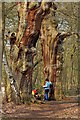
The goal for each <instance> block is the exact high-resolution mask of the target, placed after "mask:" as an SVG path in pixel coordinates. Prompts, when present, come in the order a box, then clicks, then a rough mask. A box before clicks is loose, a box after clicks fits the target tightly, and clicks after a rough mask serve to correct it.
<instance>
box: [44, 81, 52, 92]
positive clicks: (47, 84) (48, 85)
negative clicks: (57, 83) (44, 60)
mask: <svg viewBox="0 0 80 120" xmlns="http://www.w3.org/2000/svg"><path fill="white" fill-rule="evenodd" d="M50 84H51V83H50V82H48V81H47V82H46V84H45V85H44V86H43V87H44V88H45V90H47V89H49V88H50Z"/></svg>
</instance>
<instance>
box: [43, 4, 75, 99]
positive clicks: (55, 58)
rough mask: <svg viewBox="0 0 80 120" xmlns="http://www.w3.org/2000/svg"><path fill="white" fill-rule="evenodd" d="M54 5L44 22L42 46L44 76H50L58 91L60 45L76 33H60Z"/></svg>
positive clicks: (53, 96)
mask: <svg viewBox="0 0 80 120" xmlns="http://www.w3.org/2000/svg"><path fill="white" fill-rule="evenodd" d="M53 5H54V4H53ZM53 5H52V7H51V9H50V11H49V12H50V13H49V14H48V15H46V16H45V18H44V20H43V22H42V28H41V35H42V36H41V38H42V42H41V46H42V55H43V61H44V76H45V79H46V78H48V79H49V80H50V81H51V82H52V83H53V86H54V88H53V89H54V90H53V91H56V90H55V89H56V88H55V87H56V75H57V71H60V70H59V64H60V61H59V58H60V55H58V45H59V44H61V43H62V42H63V40H64V39H65V38H66V37H68V36H70V35H72V34H74V33H66V32H65V33H59V32H58V31H57V24H56V22H55V12H56V9H55V8H54V7H53ZM55 6H56V5H55ZM56 8H57V7H56ZM55 94H56V92H55ZM52 98H53V99H54V98H55V95H54V92H53V94H52Z"/></svg>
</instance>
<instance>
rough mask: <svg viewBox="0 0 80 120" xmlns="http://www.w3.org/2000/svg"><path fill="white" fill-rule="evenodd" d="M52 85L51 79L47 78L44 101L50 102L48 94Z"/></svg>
mask: <svg viewBox="0 0 80 120" xmlns="http://www.w3.org/2000/svg"><path fill="white" fill-rule="evenodd" d="M50 84H51V82H49V79H48V78H46V80H45V85H44V86H43V87H44V90H45V93H44V100H49V95H48V94H49V89H50Z"/></svg>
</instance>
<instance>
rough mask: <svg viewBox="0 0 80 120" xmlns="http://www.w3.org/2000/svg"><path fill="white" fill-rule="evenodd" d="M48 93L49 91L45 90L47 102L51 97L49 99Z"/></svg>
mask: <svg viewBox="0 0 80 120" xmlns="http://www.w3.org/2000/svg"><path fill="white" fill-rule="evenodd" d="M48 93H49V89H45V96H44V97H45V100H48V99H49V97H48Z"/></svg>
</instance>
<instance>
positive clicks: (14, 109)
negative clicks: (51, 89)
mask: <svg viewBox="0 0 80 120" xmlns="http://www.w3.org/2000/svg"><path fill="white" fill-rule="evenodd" d="M78 109H79V105H78V102H77V101H74V100H73V101H68V100H66V101H48V102H45V104H31V105H17V106H16V105H14V104H13V103H8V104H6V106H5V107H4V112H5V115H6V116H7V117H9V118H10V120H11V118H16V120H18V118H19V119H21V118H22V119H25V118H30V119H31V118H33V119H35V120H36V119H37V118H75V119H79V114H78V112H79V111H78Z"/></svg>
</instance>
